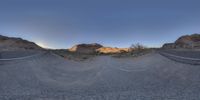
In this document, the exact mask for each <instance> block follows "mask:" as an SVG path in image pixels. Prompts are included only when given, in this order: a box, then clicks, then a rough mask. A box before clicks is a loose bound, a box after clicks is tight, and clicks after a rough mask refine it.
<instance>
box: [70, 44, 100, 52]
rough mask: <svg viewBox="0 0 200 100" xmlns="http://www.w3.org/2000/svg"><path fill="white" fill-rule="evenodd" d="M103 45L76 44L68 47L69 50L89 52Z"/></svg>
mask: <svg viewBox="0 0 200 100" xmlns="http://www.w3.org/2000/svg"><path fill="white" fill-rule="evenodd" d="M101 47H103V46H102V45H100V44H98V43H92V44H78V45H75V46H73V47H72V48H70V49H69V51H70V52H76V53H85V54H91V53H96V50H97V49H99V48H101Z"/></svg>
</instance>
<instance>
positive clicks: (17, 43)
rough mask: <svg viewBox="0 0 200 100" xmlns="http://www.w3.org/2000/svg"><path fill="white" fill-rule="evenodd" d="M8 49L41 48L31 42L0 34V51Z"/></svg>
mask: <svg viewBox="0 0 200 100" xmlns="http://www.w3.org/2000/svg"><path fill="white" fill-rule="evenodd" d="M8 50H42V48H41V47H39V46H38V45H36V44H35V43H33V42H30V41H27V40H23V39H21V38H14V37H6V36H2V35H0V51H8Z"/></svg>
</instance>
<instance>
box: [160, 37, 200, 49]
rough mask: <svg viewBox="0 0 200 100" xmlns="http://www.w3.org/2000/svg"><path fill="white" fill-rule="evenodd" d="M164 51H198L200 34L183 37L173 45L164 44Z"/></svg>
mask: <svg viewBox="0 0 200 100" xmlns="http://www.w3.org/2000/svg"><path fill="white" fill-rule="evenodd" d="M162 48H164V49H179V48H184V49H200V34H192V35H185V36H181V37H180V38H178V39H177V40H176V41H175V43H166V44H164V45H163V47H162Z"/></svg>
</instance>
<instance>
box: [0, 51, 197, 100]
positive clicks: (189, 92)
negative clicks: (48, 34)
mask: <svg viewBox="0 0 200 100" xmlns="http://www.w3.org/2000/svg"><path fill="white" fill-rule="evenodd" d="M199 71H200V66H197V65H196V66H194V65H189V64H182V63H178V62H175V61H172V60H169V59H167V58H165V57H163V56H161V55H159V54H158V53H151V54H147V55H144V56H141V57H137V58H113V57H110V56H99V57H95V58H93V59H90V60H86V61H82V62H76V61H69V60H64V59H63V58H60V57H58V56H56V55H54V54H51V53H45V54H42V55H38V56H34V57H32V58H28V59H24V60H12V61H0V79H1V80H0V100H199V99H200V72H199Z"/></svg>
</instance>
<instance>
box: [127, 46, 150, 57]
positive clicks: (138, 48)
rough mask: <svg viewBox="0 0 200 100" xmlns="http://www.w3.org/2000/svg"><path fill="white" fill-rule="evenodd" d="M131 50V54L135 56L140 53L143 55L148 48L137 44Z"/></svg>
mask: <svg viewBox="0 0 200 100" xmlns="http://www.w3.org/2000/svg"><path fill="white" fill-rule="evenodd" d="M129 50H130V51H129V52H130V53H131V55H133V54H138V53H142V52H144V51H146V50H147V47H146V46H144V45H142V44H140V43H137V44H132V45H131V47H130V49H129Z"/></svg>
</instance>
